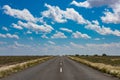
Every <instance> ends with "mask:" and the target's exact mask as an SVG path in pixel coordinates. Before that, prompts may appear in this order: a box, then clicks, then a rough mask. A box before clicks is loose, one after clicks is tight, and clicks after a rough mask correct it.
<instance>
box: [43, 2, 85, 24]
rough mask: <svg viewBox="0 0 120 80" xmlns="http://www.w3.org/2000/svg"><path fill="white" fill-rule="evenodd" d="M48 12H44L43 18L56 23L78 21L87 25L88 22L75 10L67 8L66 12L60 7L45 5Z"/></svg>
mask: <svg viewBox="0 0 120 80" xmlns="http://www.w3.org/2000/svg"><path fill="white" fill-rule="evenodd" d="M45 6H46V7H47V8H48V10H46V11H43V12H42V16H43V17H47V18H51V19H53V20H54V21H55V22H59V23H64V22H66V21H67V20H73V21H76V22H77V23H79V24H85V23H86V20H85V19H84V18H83V17H82V15H80V14H79V13H78V12H77V11H75V10H74V9H73V8H67V9H66V10H65V11H64V10H61V9H60V8H59V7H58V6H51V5H48V4H45Z"/></svg>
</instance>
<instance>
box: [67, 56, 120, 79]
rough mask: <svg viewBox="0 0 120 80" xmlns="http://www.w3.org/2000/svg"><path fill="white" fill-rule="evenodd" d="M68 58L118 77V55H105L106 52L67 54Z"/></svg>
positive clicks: (119, 66)
mask: <svg viewBox="0 0 120 80" xmlns="http://www.w3.org/2000/svg"><path fill="white" fill-rule="evenodd" d="M69 58H70V59H72V60H75V61H77V62H80V63H83V64H86V65H88V66H90V67H92V68H94V69H97V70H100V71H102V72H104V73H107V74H111V75H113V76H115V77H118V78H120V56H107V55H106V54H103V55H102V56H99V55H96V54H95V55H93V56H88V55H81V56H79V55H75V56H69Z"/></svg>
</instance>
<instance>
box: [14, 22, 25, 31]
mask: <svg viewBox="0 0 120 80" xmlns="http://www.w3.org/2000/svg"><path fill="white" fill-rule="evenodd" d="M12 26H13V28H16V29H19V30H22V29H23V28H22V27H21V26H19V25H17V24H14V23H12Z"/></svg>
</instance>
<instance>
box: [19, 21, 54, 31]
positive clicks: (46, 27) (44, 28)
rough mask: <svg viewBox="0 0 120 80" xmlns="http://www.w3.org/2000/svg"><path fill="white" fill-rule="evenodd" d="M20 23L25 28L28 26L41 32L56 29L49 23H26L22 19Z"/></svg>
mask: <svg viewBox="0 0 120 80" xmlns="http://www.w3.org/2000/svg"><path fill="white" fill-rule="evenodd" d="M18 25H19V26H22V27H25V28H28V29H32V30H35V31H40V32H45V33H50V32H51V31H52V30H54V29H53V27H52V26H50V25H47V24H43V25H38V24H35V23H32V22H27V23H24V22H22V21H18Z"/></svg>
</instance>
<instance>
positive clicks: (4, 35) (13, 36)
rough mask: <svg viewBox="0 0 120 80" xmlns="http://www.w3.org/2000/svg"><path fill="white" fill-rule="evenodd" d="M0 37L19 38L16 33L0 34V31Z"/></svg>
mask: <svg viewBox="0 0 120 80" xmlns="http://www.w3.org/2000/svg"><path fill="white" fill-rule="evenodd" d="M0 37H1V38H15V39H19V36H18V35H15V34H13V35H12V34H10V33H7V34H1V33H0Z"/></svg>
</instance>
